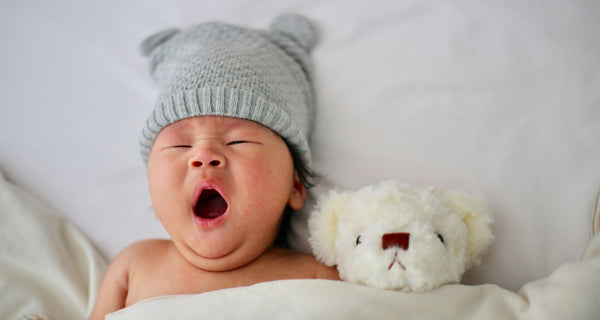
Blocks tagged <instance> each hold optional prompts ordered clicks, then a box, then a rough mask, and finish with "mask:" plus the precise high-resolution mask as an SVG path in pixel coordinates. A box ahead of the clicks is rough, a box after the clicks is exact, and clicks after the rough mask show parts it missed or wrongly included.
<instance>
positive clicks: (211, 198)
mask: <svg viewBox="0 0 600 320" xmlns="http://www.w3.org/2000/svg"><path fill="white" fill-rule="evenodd" d="M226 211H227V202H226V201H225V199H223V197H222V196H221V194H219V192H217V190H214V189H206V190H204V191H202V193H201V194H200V197H198V201H197V202H196V206H195V207H194V213H195V214H196V216H198V217H200V218H203V219H215V218H218V217H220V216H222V215H224V214H225V212H226Z"/></svg>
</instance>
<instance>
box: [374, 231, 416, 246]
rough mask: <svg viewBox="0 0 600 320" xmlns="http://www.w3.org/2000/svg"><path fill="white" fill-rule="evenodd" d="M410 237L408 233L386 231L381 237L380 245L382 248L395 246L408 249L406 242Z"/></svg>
mask: <svg viewBox="0 0 600 320" xmlns="http://www.w3.org/2000/svg"><path fill="white" fill-rule="evenodd" d="M409 239H410V233H406V232H398V233H386V234H384V235H383V237H381V246H382V247H383V250H386V249H387V248H391V247H396V248H400V249H402V250H408V243H409V241H408V240H409Z"/></svg>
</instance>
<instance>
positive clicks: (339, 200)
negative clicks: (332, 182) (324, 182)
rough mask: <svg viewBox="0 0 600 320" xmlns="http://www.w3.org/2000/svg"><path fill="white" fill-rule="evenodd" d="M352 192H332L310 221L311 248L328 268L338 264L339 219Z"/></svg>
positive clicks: (313, 213)
mask: <svg viewBox="0 0 600 320" xmlns="http://www.w3.org/2000/svg"><path fill="white" fill-rule="evenodd" d="M352 194H353V193H352V192H348V191H342V192H340V191H335V190H332V191H330V192H329V194H327V195H326V196H324V197H322V198H321V199H320V200H319V202H318V203H317V206H316V209H315V210H314V211H313V212H311V214H310V218H309V219H308V230H309V232H310V238H309V239H308V241H309V242H310V246H311V248H312V251H313V254H314V255H315V257H317V260H319V261H321V262H322V263H324V264H326V265H328V266H334V265H335V264H336V255H335V238H336V237H337V233H338V219H339V217H340V214H341V212H342V211H343V210H344V208H345V207H346V205H347V204H348V202H349V201H350V199H351V197H352Z"/></svg>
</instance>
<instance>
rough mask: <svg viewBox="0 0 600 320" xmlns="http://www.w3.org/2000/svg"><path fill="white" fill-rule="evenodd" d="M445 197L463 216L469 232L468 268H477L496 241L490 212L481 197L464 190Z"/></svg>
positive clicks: (446, 193) (447, 194)
mask: <svg viewBox="0 0 600 320" xmlns="http://www.w3.org/2000/svg"><path fill="white" fill-rule="evenodd" d="M445 197H446V199H447V201H448V203H449V204H450V205H451V206H452V207H453V208H455V209H456V210H457V211H458V212H459V213H460V214H461V217H462V220H463V222H464V223H465V225H466V227H467V230H468V235H467V258H468V263H467V266H466V268H467V269H468V268H470V267H472V266H476V265H478V264H479V263H480V262H481V257H482V256H483V254H484V253H485V251H486V250H487V248H488V247H489V245H490V244H491V243H492V240H494V236H493V235H492V230H491V228H490V224H491V223H492V222H493V219H492V215H491V213H490V210H489V208H488V206H487V204H486V202H485V201H484V199H483V197H482V196H481V195H477V194H472V193H468V192H465V191H463V190H448V191H446V192H445Z"/></svg>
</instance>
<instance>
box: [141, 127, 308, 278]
mask: <svg viewBox="0 0 600 320" xmlns="http://www.w3.org/2000/svg"><path fill="white" fill-rule="evenodd" d="M148 181H149V186H150V194H151V197H152V203H153V206H154V210H155V212H156V215H157V216H158V218H159V219H160V221H161V222H162V224H163V225H164V227H165V229H166V230H167V232H168V233H169V235H170V236H171V238H172V240H173V242H174V244H175V246H176V247H177V249H178V250H179V251H180V252H181V253H182V254H183V256H184V257H185V258H186V259H187V260H188V261H189V262H190V263H192V264H194V265H196V266H197V267H199V268H201V269H204V270H212V271H224V270H231V269H234V268H238V267H241V266H243V265H245V264H247V263H249V262H251V261H253V260H254V259H256V258H257V257H258V256H260V255H261V254H262V253H263V252H264V251H265V250H267V249H268V248H269V247H270V246H271V244H272V243H273V241H274V239H275V237H276V235H277V232H278V229H279V224H280V221H281V217H282V213H283V211H284V209H285V208H286V206H287V205H290V207H291V208H292V209H294V210H299V209H300V208H302V206H303V204H304V201H305V198H306V191H305V189H304V187H303V186H302V184H301V183H300V182H299V181H298V179H297V177H296V175H295V171H294V166H293V161H292V157H291V155H290V152H289V150H288V148H287V146H286V145H285V143H284V141H283V140H282V139H281V138H280V137H279V136H278V135H276V134H275V133H273V132H272V131H271V130H270V129H268V128H266V127H264V126H262V125H260V124H258V123H255V122H252V121H248V120H242V119H235V118H228V117H208V116H206V117H194V118H189V119H186V120H182V121H179V122H176V123H174V124H172V125H170V126H168V127H166V128H164V129H163V130H162V131H161V132H160V133H159V134H158V136H157V138H156V140H155V142H154V146H153V147H152V151H151V153H150V157H149V160H148Z"/></svg>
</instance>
